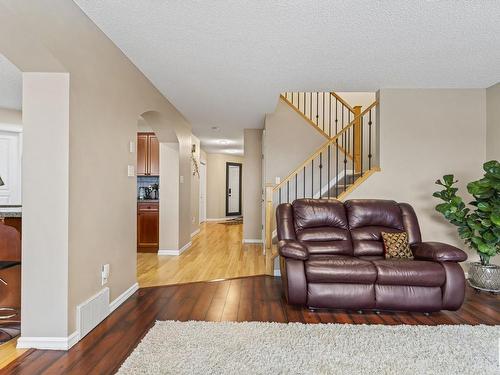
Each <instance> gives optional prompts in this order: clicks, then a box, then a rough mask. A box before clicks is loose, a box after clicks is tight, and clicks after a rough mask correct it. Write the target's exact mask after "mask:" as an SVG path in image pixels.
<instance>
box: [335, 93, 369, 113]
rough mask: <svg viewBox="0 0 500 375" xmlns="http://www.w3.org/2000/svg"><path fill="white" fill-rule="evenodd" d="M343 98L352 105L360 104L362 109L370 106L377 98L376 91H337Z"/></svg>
mask: <svg viewBox="0 0 500 375" xmlns="http://www.w3.org/2000/svg"><path fill="white" fill-rule="evenodd" d="M336 94H337V95H339V96H340V97H341V98H342V99H344V100H345V101H346V102H347V103H348V104H349V105H350V106H351V107H355V106H358V105H360V106H361V107H362V108H361V110H363V109H365V108H366V107H368V106H369V105H370V104H372V103H373V102H374V101H375V99H376V93H375V92H347V91H345V92H337V93H336Z"/></svg>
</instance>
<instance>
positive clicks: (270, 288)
mask: <svg viewBox="0 0 500 375" xmlns="http://www.w3.org/2000/svg"><path fill="white" fill-rule="evenodd" d="M156 320H206V321H221V320H229V321H252V320H254V321H272V322H303V323H352V324H425V325H437V324H495V325H496V324H500V297H499V296H494V295H491V294H484V293H481V294H476V293H475V292H474V291H473V290H472V289H470V288H468V289H467V296H466V301H465V303H464V305H463V307H462V308H461V309H460V310H459V311H457V312H449V311H443V312H439V313H433V314H432V315H430V316H425V315H424V314H420V313H389V312H382V313H380V315H377V314H375V313H371V312H366V313H364V314H358V313H356V312H349V311H326V310H325V311H321V310H320V311H318V312H310V311H309V310H308V309H306V308H301V307H294V306H288V305H287V304H286V303H285V302H284V300H283V299H282V296H281V281H280V279H279V278H273V277H270V276H254V277H246V278H239V279H233V280H225V281H215V282H198V283H190V284H183V285H175V286H165V287H152V288H143V289H140V290H139V291H138V292H136V293H135V294H134V295H133V296H132V297H131V298H130V299H128V300H127V301H126V302H125V303H124V304H123V305H122V306H121V307H120V308H118V309H117V310H116V311H115V312H113V314H111V315H110V316H109V317H108V318H107V319H106V320H105V321H103V322H102V323H101V324H100V325H99V326H98V327H97V328H96V329H94V330H93V331H92V332H91V333H90V334H88V335H87V336H86V337H85V338H84V339H83V340H81V341H80V342H79V343H78V344H76V345H75V346H74V347H73V348H72V349H71V350H69V351H68V352H64V351H49V350H30V351H28V352H26V353H24V354H23V355H22V356H21V357H19V358H18V359H16V360H15V361H14V362H12V363H11V364H9V365H8V366H7V367H6V368H5V369H3V372H2V373H6V374H30V375H32V374H112V373H114V372H115V371H116V370H117V369H118V368H119V367H120V365H121V363H122V362H123V361H124V359H125V358H126V357H127V356H128V354H129V353H130V352H131V351H132V350H133V349H134V347H135V346H136V345H137V344H138V342H139V341H140V340H141V338H142V337H143V336H144V335H145V334H146V332H147V331H148V329H149V328H150V327H151V326H152V325H153V324H154V322H155V321H156Z"/></svg>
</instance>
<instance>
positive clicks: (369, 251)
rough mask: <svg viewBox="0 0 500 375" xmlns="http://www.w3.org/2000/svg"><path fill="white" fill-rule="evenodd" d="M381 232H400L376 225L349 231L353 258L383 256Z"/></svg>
mask: <svg viewBox="0 0 500 375" xmlns="http://www.w3.org/2000/svg"><path fill="white" fill-rule="evenodd" d="M382 232H386V233H399V232H401V230H399V229H397V228H390V227H383V226H377V225H370V226H366V227H361V228H355V229H351V238H352V243H353V254H354V256H363V255H384V242H383V240H382V234H381V233H382Z"/></svg>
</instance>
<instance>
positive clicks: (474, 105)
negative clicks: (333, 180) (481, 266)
mask: <svg viewBox="0 0 500 375" xmlns="http://www.w3.org/2000/svg"><path fill="white" fill-rule="evenodd" d="M485 106H486V95H485V90H479V89H478V90H404V89H399V90H395V89H394V90H393V89H383V90H380V167H381V168H382V172H379V173H376V174H375V175H373V176H371V177H370V178H369V179H368V180H367V181H365V182H364V183H363V184H362V185H361V186H360V187H359V188H357V189H356V190H355V191H354V192H353V193H352V194H351V195H350V196H349V197H348V199H351V198H383V199H394V200H397V201H399V202H408V203H410V204H411V205H412V206H413V207H414V208H415V210H416V212H417V215H418V218H419V221H420V226H421V229H422V236H423V239H424V240H435V241H443V242H447V243H451V244H454V245H457V246H459V247H461V248H465V246H464V244H463V242H462V241H461V240H460V239H459V237H458V235H457V232H456V227H454V226H452V225H451V224H449V223H448V222H447V221H446V220H445V219H443V218H442V217H441V216H440V214H438V213H437V212H436V211H435V210H434V206H435V205H436V204H437V203H439V202H438V200H437V199H436V198H433V197H432V193H433V192H434V191H436V190H438V186H437V185H435V184H434V181H435V180H437V179H438V178H440V177H441V176H443V175H444V174H447V173H453V174H455V177H456V178H457V179H458V180H459V187H460V193H464V194H467V193H466V184H467V182H469V181H471V180H474V179H477V178H479V177H481V175H482V173H481V166H482V163H483V162H484V160H485V156H486V146H485V137H486V116H485ZM466 201H467V199H466ZM469 253H470V254H472V255H473V256H472V257H471V258H470V259H475V258H476V256H475V254H474V253H472V252H470V251H469Z"/></svg>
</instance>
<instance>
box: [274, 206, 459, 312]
mask: <svg viewBox="0 0 500 375" xmlns="http://www.w3.org/2000/svg"><path fill="white" fill-rule="evenodd" d="M276 219H277V232H278V240H279V244H278V248H279V254H280V266H281V277H282V282H283V287H284V290H285V295H286V298H287V301H288V303H291V304H301V305H306V306H308V307H309V308H311V309H314V308H337V309H348V310H365V309H373V310H403V311H420V312H426V313H427V312H432V311H439V310H457V309H459V308H460V306H461V305H462V303H463V300H464V294H465V277H464V272H463V270H462V268H461V267H460V265H459V264H458V263H457V262H461V261H464V260H466V259H467V255H466V254H465V253H464V252H463V251H462V250H460V249H458V248H456V247H453V246H450V245H446V244H443V243H438V242H422V239H421V235H420V228H419V225H418V221H417V217H416V215H415V212H414V211H413V208H412V207H411V206H410V205H409V204H406V203H397V202H394V201H389V200H364V199H356V200H348V201H346V202H345V203H342V202H340V201H337V200H325V199H321V200H319V199H298V200H296V201H294V202H293V203H292V204H289V203H286V204H281V205H279V206H278V207H277V210H276ZM403 231H406V232H407V233H408V242H409V244H410V249H411V251H412V253H413V255H414V260H409V259H396V260H394V259H385V256H384V244H383V241H382V238H381V232H403Z"/></svg>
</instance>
